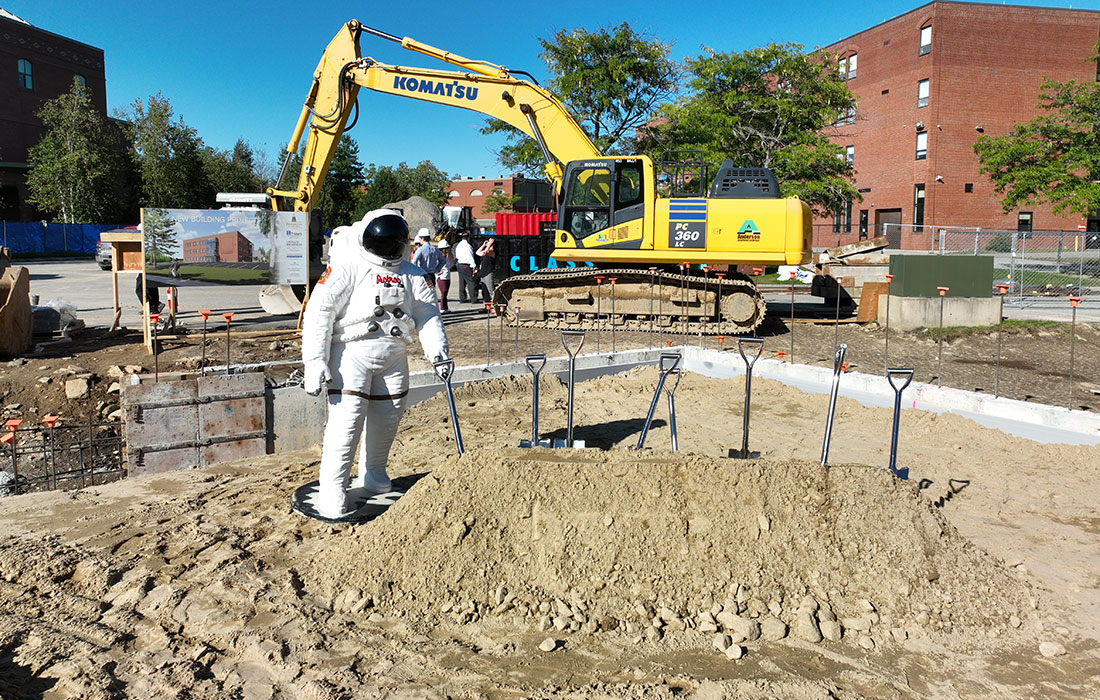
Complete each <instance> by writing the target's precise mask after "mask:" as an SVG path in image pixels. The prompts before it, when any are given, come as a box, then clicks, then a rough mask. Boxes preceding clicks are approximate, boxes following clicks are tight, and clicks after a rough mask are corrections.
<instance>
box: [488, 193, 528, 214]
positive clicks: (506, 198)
mask: <svg viewBox="0 0 1100 700" xmlns="http://www.w3.org/2000/svg"><path fill="white" fill-rule="evenodd" d="M519 200H520V196H519V195H518V194H505V193H504V192H503V191H502V190H499V189H497V190H493V192H492V193H491V194H488V195H486V196H485V203H484V204H483V205H482V207H481V211H482V213H484V214H494V213H496V212H498V211H515V207H516V202H518V201H519Z"/></svg>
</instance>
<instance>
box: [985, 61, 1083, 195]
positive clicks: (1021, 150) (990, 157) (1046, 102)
mask: <svg viewBox="0 0 1100 700" xmlns="http://www.w3.org/2000/svg"><path fill="white" fill-rule="evenodd" d="M1096 51H1097V56H1095V57H1093V58H1092V59H1090V60H1092V61H1096V60H1098V59H1100V43H1098V44H1097V46H1096ZM1039 89H1040V93H1039V104H1038V106H1039V108H1040V109H1043V110H1044V111H1046V112H1047V113H1046V114H1041V115H1039V116H1038V117H1036V118H1035V119H1032V120H1031V121H1029V122H1027V123H1025V124H1017V125H1016V126H1015V127H1014V128H1013V129H1012V131H1011V132H1010V133H1007V134H1003V135H1001V136H993V135H988V134H987V135H983V136H979V137H978V139H977V140H976V141H975V142H974V151H975V153H977V154H978V160H979V162H980V163H981V172H983V173H987V174H988V175H989V177H990V179H991V180H992V181H993V186H994V188H995V189H996V190H997V192H998V193H1000V194H1002V195H1003V199H1002V200H1001V206H1002V208H1003V209H1004V211H1005V213H1007V212H1010V211H1012V210H1013V209H1017V208H1019V207H1021V206H1031V205H1034V204H1039V203H1044V202H1046V203H1050V204H1051V205H1053V207H1054V211H1055V213H1058V214H1062V213H1064V212H1067V211H1069V212H1076V213H1078V214H1081V215H1082V216H1088V215H1089V214H1090V213H1092V212H1095V211H1096V210H1097V209H1100V83H1096V82H1088V83H1078V82H1077V81H1075V80H1070V81H1067V82H1063V83H1059V82H1054V81H1052V80H1049V79H1047V80H1044V81H1043V84H1042V85H1041V86H1040V88H1039Z"/></svg>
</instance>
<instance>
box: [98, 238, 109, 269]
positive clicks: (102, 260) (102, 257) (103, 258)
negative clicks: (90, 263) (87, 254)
mask: <svg viewBox="0 0 1100 700" xmlns="http://www.w3.org/2000/svg"><path fill="white" fill-rule="evenodd" d="M95 261H96V262H97V263H99V267H100V268H102V269H104V270H110V269H111V243H110V241H100V242H99V244H98V245H97V246H96V248H95Z"/></svg>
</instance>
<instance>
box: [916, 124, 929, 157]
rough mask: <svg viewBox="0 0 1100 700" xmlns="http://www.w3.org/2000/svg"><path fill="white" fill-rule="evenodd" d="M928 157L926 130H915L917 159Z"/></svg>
mask: <svg viewBox="0 0 1100 700" xmlns="http://www.w3.org/2000/svg"><path fill="white" fill-rule="evenodd" d="M926 158H928V132H927V131H920V132H917V160H924V159H926Z"/></svg>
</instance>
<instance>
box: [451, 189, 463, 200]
mask: <svg viewBox="0 0 1100 700" xmlns="http://www.w3.org/2000/svg"><path fill="white" fill-rule="evenodd" d="M461 196H462V195H460V194H459V193H458V190H451V191H450V192H448V193H447V197H448V199H454V198H455V197H461Z"/></svg>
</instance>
